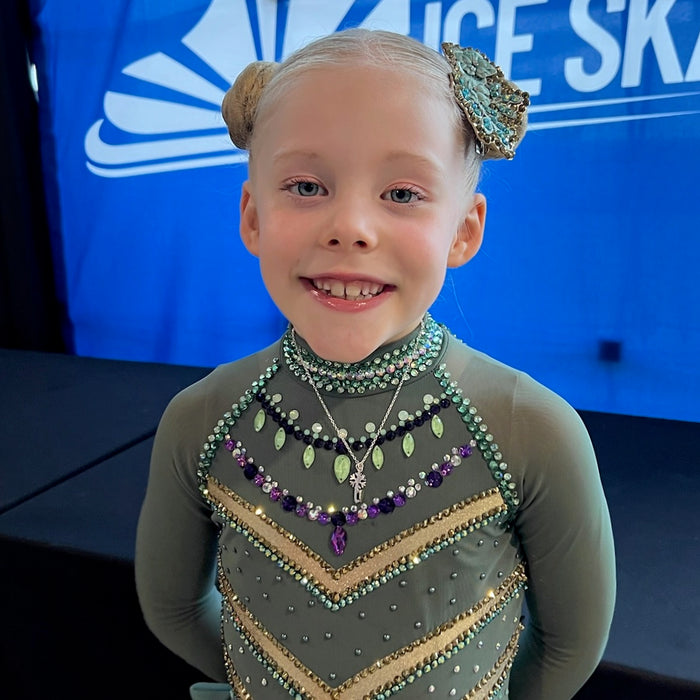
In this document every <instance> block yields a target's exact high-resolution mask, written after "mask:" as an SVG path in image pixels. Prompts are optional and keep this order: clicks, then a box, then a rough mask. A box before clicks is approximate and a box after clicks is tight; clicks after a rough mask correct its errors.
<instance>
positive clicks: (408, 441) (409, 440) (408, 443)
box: [401, 433, 416, 457]
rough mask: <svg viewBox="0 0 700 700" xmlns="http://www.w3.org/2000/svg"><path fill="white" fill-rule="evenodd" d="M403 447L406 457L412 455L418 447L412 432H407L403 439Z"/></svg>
mask: <svg viewBox="0 0 700 700" xmlns="http://www.w3.org/2000/svg"><path fill="white" fill-rule="evenodd" d="M401 449H402V450H403V453H404V454H405V455H406V457H410V456H411V455H412V454H413V450H415V449H416V441H415V440H414V439H413V435H411V433H406V434H405V435H404V436H403V440H402V441H401Z"/></svg>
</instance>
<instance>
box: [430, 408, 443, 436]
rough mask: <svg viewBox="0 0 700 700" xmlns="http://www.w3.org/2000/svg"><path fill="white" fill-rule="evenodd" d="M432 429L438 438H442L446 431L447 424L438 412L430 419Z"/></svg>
mask: <svg viewBox="0 0 700 700" xmlns="http://www.w3.org/2000/svg"><path fill="white" fill-rule="evenodd" d="M430 429H431V430H432V431H433V435H434V436H435V437H436V438H441V437H442V434H443V432H444V431H445V426H444V425H443V423H442V418H440V416H438V415H437V413H436V414H435V415H434V416H433V417H432V418H431V420H430Z"/></svg>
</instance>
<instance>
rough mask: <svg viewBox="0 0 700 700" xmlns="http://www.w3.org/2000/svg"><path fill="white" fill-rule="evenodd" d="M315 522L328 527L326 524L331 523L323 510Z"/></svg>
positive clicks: (329, 517)
mask: <svg viewBox="0 0 700 700" xmlns="http://www.w3.org/2000/svg"><path fill="white" fill-rule="evenodd" d="M317 520H318V522H319V523H321V525H328V523H329V522H330V521H331V516H330V515H328V513H326V511H325V510H324V511H321V512H320V513H319V514H318V518H317Z"/></svg>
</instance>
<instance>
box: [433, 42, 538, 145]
mask: <svg viewBox="0 0 700 700" xmlns="http://www.w3.org/2000/svg"><path fill="white" fill-rule="evenodd" d="M442 50H443V52H444V54H445V58H446V59H447V61H448V62H449V64H450V66H451V68H452V72H451V73H450V82H451V83H452V88H453V89H454V93H455V97H456V98H457V102H458V103H459V106H460V107H461V108H462V111H463V112H464V115H465V116H466V118H467V121H468V122H469V124H470V125H471V127H472V129H473V130H474V134H475V135H476V148H477V153H479V155H481V156H483V157H484V158H508V159H511V158H512V157H513V156H514V155H515V149H516V147H517V145H518V144H519V143H520V141H521V139H522V138H523V136H524V135H525V128H526V126H527V107H528V105H529V104H530V96H529V94H528V93H527V92H524V91H522V90H520V89H518V87H517V86H516V85H515V83H513V82H511V81H510V80H508V79H507V78H506V77H505V76H504V75H503V71H502V70H501V69H500V68H499V67H498V66H497V65H496V64H495V63H493V62H492V61H490V60H489V59H488V57H487V56H486V55H484V54H483V53H482V52H481V51H479V50H477V49H473V48H463V47H461V46H458V45H457V44H450V43H448V42H445V43H443V45H442Z"/></svg>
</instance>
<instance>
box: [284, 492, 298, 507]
mask: <svg viewBox="0 0 700 700" xmlns="http://www.w3.org/2000/svg"><path fill="white" fill-rule="evenodd" d="M296 507H297V499H296V498H294V496H292V495H289V494H288V495H286V496H284V497H283V498H282V510H286V511H292V510H296Z"/></svg>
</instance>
